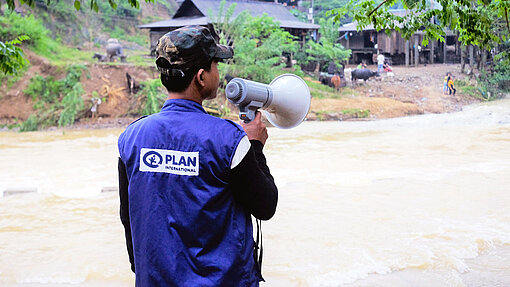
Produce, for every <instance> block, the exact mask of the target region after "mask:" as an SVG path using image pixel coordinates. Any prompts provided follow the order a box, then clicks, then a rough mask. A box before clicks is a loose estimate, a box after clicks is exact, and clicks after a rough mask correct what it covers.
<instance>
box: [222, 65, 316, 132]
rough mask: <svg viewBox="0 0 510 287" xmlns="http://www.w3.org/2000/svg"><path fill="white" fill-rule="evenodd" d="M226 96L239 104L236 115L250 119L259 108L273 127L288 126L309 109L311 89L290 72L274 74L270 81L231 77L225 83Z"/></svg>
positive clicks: (291, 125)
mask: <svg viewBox="0 0 510 287" xmlns="http://www.w3.org/2000/svg"><path fill="white" fill-rule="evenodd" d="M225 94H226V96H227V99H229V100H230V102H232V103H233V104H235V105H237V106H238V107H239V118H240V119H241V120H243V121H245V122H250V121H252V120H253V119H254V118H255V113H256V112H257V110H258V109H261V110H262V111H263V112H264V115H265V116H266V118H267V120H268V121H269V122H270V123H271V124H272V125H273V126H275V127H278V128H282V129H290V128H293V127H295V126H297V125H299V124H300V123H301V122H302V121H303V120H304V119H305V117H306V115H307V114H308V110H309V109H310V101H311V97H310V90H309V89H308V86H307V85H306V83H305V81H303V79H301V78H300V77H299V76H296V75H293V74H283V75H280V76H278V77H276V78H275V79H274V80H273V81H271V83H270V84H269V85H266V84H262V83H258V82H254V81H250V80H245V79H241V78H234V79H232V80H231V81H230V82H229V83H228V85H227V86H226V87H225Z"/></svg>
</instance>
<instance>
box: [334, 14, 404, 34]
mask: <svg viewBox="0 0 510 287" xmlns="http://www.w3.org/2000/svg"><path fill="white" fill-rule="evenodd" d="M390 12H391V13H392V14H393V15H397V16H400V17H403V16H405V15H407V11H406V10H390ZM399 26H401V25H399ZM357 28H358V22H357V21H355V22H351V23H347V24H344V25H342V26H341V27H340V28H338V31H340V32H354V31H357V30H358V29H357ZM363 31H376V29H375V27H374V25H372V24H370V25H367V26H366V27H365V28H363Z"/></svg>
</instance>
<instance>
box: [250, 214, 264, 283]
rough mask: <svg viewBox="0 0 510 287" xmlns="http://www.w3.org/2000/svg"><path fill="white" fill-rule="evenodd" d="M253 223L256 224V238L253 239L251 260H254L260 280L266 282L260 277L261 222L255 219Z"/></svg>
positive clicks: (261, 252) (262, 252) (261, 253)
mask: <svg viewBox="0 0 510 287" xmlns="http://www.w3.org/2000/svg"><path fill="white" fill-rule="evenodd" d="M255 222H256V223H257V237H256V239H255V246H254V250H253V258H254V259H255V265H256V266H257V269H258V271H259V274H260V280H261V281H263V282H266V280H264V277H262V257H263V255H264V247H263V246H262V221H261V220H260V219H256V218H255ZM259 243H260V247H259Z"/></svg>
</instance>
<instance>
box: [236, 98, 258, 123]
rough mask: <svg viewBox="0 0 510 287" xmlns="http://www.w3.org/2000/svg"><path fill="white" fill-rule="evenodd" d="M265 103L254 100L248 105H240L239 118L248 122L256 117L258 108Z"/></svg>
mask: <svg viewBox="0 0 510 287" xmlns="http://www.w3.org/2000/svg"><path fill="white" fill-rule="evenodd" d="M262 106H263V103H261V102H257V101H252V102H250V103H249V104H248V105H246V106H242V107H239V119H241V120H242V121H244V122H245V123H246V124H247V123H249V122H251V121H253V120H254V119H255V115H256V114H257V110H258V109H259V108H262Z"/></svg>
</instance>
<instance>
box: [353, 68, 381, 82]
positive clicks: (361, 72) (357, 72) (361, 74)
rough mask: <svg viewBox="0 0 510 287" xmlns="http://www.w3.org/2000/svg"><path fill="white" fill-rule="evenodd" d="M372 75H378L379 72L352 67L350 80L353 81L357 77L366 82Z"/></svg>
mask: <svg viewBox="0 0 510 287" xmlns="http://www.w3.org/2000/svg"><path fill="white" fill-rule="evenodd" d="M373 76H377V77H379V73H377V72H375V71H370V70H369V69H354V70H352V72H351V81H352V82H353V83H354V82H356V80H357V79H362V80H364V81H365V82H366V81H367V80H368V79H369V78H371V77H373Z"/></svg>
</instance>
